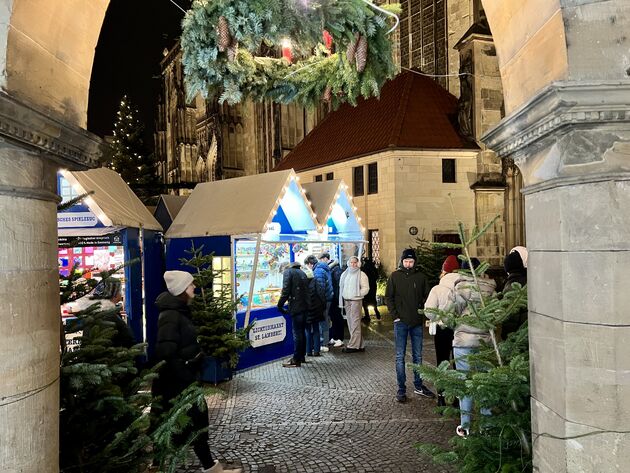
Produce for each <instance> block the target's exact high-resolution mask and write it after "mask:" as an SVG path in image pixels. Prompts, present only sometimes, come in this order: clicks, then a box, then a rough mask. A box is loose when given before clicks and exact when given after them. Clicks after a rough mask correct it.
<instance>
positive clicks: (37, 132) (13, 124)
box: [0, 92, 102, 168]
mask: <svg viewBox="0 0 630 473" xmlns="http://www.w3.org/2000/svg"><path fill="white" fill-rule="evenodd" d="M0 138H1V139H4V140H6V141H7V142H11V143H14V144H17V145H19V146H21V147H23V148H26V149H29V150H33V151H39V152H41V153H42V154H43V155H45V156H46V157H48V158H50V159H53V160H55V161H57V162H59V163H60V164H61V165H62V166H67V167H71V168H86V167H96V166H97V165H98V158H99V156H100V149H99V147H100V144H101V143H102V140H101V139H100V138H99V137H97V136H96V135H93V134H92V133H89V132H88V131H86V130H84V129H82V128H79V127H76V126H73V125H69V124H66V123H63V122H61V121H59V120H57V119H55V118H52V117H49V116H47V115H45V114H44V113H42V112H40V111H38V110H35V109H34V108H31V107H29V106H28V105H26V104H24V103H21V102H19V101H17V100H16V99H15V98H13V97H11V96H9V95H7V94H6V93H3V92H0Z"/></svg>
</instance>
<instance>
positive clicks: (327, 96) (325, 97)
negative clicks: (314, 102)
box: [322, 85, 332, 103]
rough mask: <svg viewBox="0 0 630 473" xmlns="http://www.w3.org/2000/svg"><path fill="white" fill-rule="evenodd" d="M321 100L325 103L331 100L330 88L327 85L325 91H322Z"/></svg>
mask: <svg viewBox="0 0 630 473" xmlns="http://www.w3.org/2000/svg"><path fill="white" fill-rule="evenodd" d="M322 99H323V100H324V102H326V103H329V102H330V100H331V99H332V87H330V86H329V85H327V86H326V89H325V90H324V95H323V96H322Z"/></svg>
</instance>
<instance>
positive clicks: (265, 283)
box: [234, 240, 290, 311]
mask: <svg viewBox="0 0 630 473" xmlns="http://www.w3.org/2000/svg"><path fill="white" fill-rule="evenodd" d="M289 252H290V248H289V244H287V243H262V244H261V245H260V252H259V254H258V268H257V269H256V279H255V280H254V291H253V294H252V309H261V308H264V307H272V306H275V305H276V304H277V303H278V300H279V299H280V292H281V290H282V271H283V270H284V268H285V267H286V266H287V264H289V262H290V253H289ZM255 255H256V242H255V241H251V240H237V241H236V244H235V252H234V285H235V288H236V291H235V292H236V294H237V295H238V296H239V297H240V302H239V306H238V310H239V311H242V310H245V309H247V303H248V297H249V287H250V281H251V277H252V272H253V271H254V259H255Z"/></svg>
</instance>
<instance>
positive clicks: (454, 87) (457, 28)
mask: <svg viewBox="0 0 630 473" xmlns="http://www.w3.org/2000/svg"><path fill="white" fill-rule="evenodd" d="M446 11H447V15H448V21H447V25H448V32H447V33H448V73H449V74H457V73H458V72H459V52H458V51H457V50H456V49H455V48H454V46H455V45H456V44H457V43H458V42H459V40H460V39H462V36H464V33H465V32H466V30H468V28H470V26H471V25H472V24H473V23H474V21H475V18H474V11H473V0H448V1H447V5H446ZM447 89H448V91H449V92H450V93H451V94H453V95H454V96H456V97H459V92H460V91H459V77H457V76H456V75H453V76H451V77H449V78H448V87H447Z"/></svg>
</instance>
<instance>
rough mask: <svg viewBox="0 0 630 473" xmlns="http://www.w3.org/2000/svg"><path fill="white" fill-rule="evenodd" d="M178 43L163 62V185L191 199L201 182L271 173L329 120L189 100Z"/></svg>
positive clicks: (298, 110) (287, 110)
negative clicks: (300, 143) (282, 160)
mask: <svg viewBox="0 0 630 473" xmlns="http://www.w3.org/2000/svg"><path fill="white" fill-rule="evenodd" d="M181 56H182V52H181V49H180V47H179V44H177V45H175V47H173V48H172V49H171V50H170V51H167V52H166V53H165V56H164V59H163V60H162V62H161V69H162V93H161V96H160V100H159V103H158V105H157V108H158V113H157V120H156V132H155V155H156V159H157V162H158V171H159V174H160V177H161V179H162V182H163V183H165V184H167V185H171V186H172V189H173V190H172V192H173V193H180V194H186V193H188V192H189V191H190V189H191V188H192V187H194V185H195V184H196V183H198V182H206V181H214V180H217V179H229V178H231V177H240V176H246V175H251V174H259V173H263V172H268V171H270V170H271V169H272V168H273V167H274V166H275V165H276V164H277V162H278V161H279V160H280V159H281V158H282V157H283V156H285V155H286V154H287V153H288V152H289V151H291V150H292V149H293V148H295V146H296V145H297V144H298V143H299V142H300V141H301V140H302V139H303V138H304V136H306V134H307V133H308V132H309V131H310V130H311V129H312V128H313V127H314V126H315V125H316V124H317V123H318V121H319V120H320V119H321V118H322V117H323V116H324V115H325V113H326V110H327V107H321V108H319V109H314V110H307V109H305V108H304V107H300V106H298V105H295V104H290V105H280V104H274V103H271V102H268V101H266V102H261V103H254V102H252V101H246V102H243V103H241V104H237V105H233V106H230V105H227V104H219V103H218V101H217V100H208V99H204V98H203V97H202V96H201V95H197V96H196V97H194V98H193V99H192V100H188V99H187V97H186V92H185V88H184V71H183V66H182V63H181Z"/></svg>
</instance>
